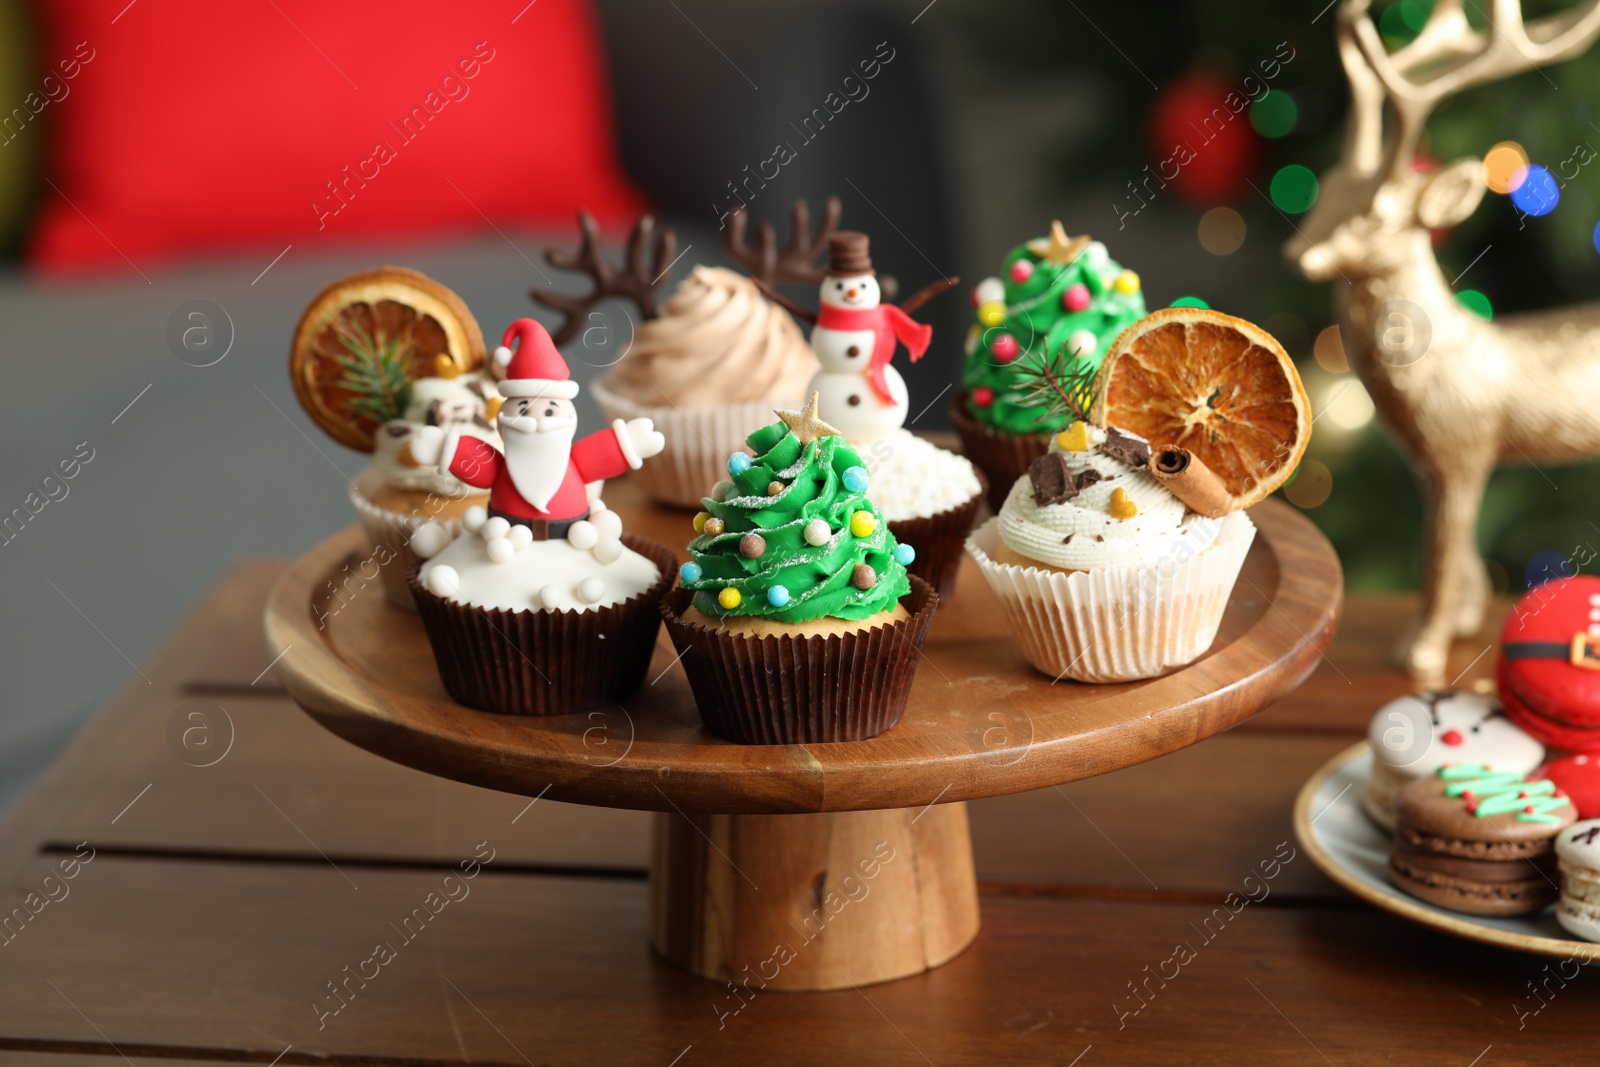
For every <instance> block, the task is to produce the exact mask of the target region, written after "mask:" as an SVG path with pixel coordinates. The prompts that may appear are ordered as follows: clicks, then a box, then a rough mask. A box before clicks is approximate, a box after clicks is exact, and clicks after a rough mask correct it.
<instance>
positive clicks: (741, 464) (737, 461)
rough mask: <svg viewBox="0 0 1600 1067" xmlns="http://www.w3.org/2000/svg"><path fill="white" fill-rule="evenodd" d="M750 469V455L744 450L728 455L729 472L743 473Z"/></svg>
mask: <svg viewBox="0 0 1600 1067" xmlns="http://www.w3.org/2000/svg"><path fill="white" fill-rule="evenodd" d="M749 469H750V457H749V456H748V455H747V454H746V453H744V452H735V453H734V454H733V455H731V456H729V457H728V473H729V474H743V473H744V472H745V471H747V470H749Z"/></svg>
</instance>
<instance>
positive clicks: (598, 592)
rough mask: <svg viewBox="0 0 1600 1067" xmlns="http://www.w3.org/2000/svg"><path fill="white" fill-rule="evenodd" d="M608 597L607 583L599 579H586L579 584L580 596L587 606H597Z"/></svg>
mask: <svg viewBox="0 0 1600 1067" xmlns="http://www.w3.org/2000/svg"><path fill="white" fill-rule="evenodd" d="M605 595H606V583H605V582H603V581H601V580H600V579H599V578H585V579H584V580H583V581H581V582H579V583H578V596H579V597H580V598H582V600H583V602H584V603H585V604H597V603H599V601H600V598H601V597H603V596H605Z"/></svg>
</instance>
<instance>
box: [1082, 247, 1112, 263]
mask: <svg viewBox="0 0 1600 1067" xmlns="http://www.w3.org/2000/svg"><path fill="white" fill-rule="evenodd" d="M1110 258H1111V253H1110V252H1107V251H1106V246H1105V245H1104V244H1102V243H1101V242H1099V241H1090V242H1089V244H1088V245H1087V246H1086V247H1085V248H1084V250H1083V261H1084V262H1085V263H1087V264H1088V265H1089V266H1091V267H1103V266H1105V265H1106V261H1107V260H1109V259H1110Z"/></svg>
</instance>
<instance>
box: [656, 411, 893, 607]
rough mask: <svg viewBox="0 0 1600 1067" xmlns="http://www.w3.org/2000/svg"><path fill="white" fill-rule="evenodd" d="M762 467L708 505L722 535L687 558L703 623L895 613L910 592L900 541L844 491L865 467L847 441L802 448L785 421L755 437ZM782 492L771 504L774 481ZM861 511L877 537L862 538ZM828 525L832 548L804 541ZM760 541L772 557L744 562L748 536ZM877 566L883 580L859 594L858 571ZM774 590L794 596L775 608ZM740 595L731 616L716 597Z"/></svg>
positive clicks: (689, 585) (695, 544) (862, 501)
mask: <svg viewBox="0 0 1600 1067" xmlns="http://www.w3.org/2000/svg"><path fill="white" fill-rule="evenodd" d="M745 443H746V444H747V445H749V447H750V449H751V451H752V453H753V454H754V456H755V458H754V460H753V462H752V463H751V464H750V467H749V469H748V470H745V471H742V472H740V473H738V474H733V475H730V478H731V480H732V488H731V489H728V490H727V491H726V492H724V493H722V494H720V495H721V496H722V499H721V500H717V499H713V498H710V497H707V498H705V499H704V500H703V501H702V504H703V505H704V507H705V509H706V511H707V512H709V513H710V514H711V515H712V516H713V517H715V518H718V519H721V520H722V521H723V524H724V529H723V532H722V533H720V534H718V535H717V536H715V537H711V536H708V535H705V534H701V535H700V536H698V537H696V538H695V539H694V540H692V541H690V542H689V555H690V556H691V557H692V558H693V559H694V561H695V562H696V563H698V564H699V565H700V568H701V576H700V578H699V580H698V581H694V582H685V583H684V588H686V589H691V590H693V591H694V601H693V603H694V606H695V607H696V608H697V609H699V610H700V611H701V612H703V613H704V614H706V615H711V616H718V615H738V616H749V617H758V618H763V619H773V620H776V621H778V622H790V623H800V622H809V621H811V620H812V619H820V618H824V617H829V616H831V617H833V618H839V619H865V618H868V617H869V616H872V615H876V614H878V613H880V612H884V611H892V610H894V608H895V605H896V603H897V602H898V601H899V599H900V598H901V597H902V596H905V595H906V594H907V593H909V592H911V581H910V579H909V578H908V577H907V576H906V569H905V567H904V566H903V565H902V564H901V563H900V562H899V561H897V560H896V559H895V558H894V549H895V539H894V535H893V534H891V533H890V532H889V524H888V523H887V522H885V521H884V519H883V516H882V515H881V514H879V513H878V509H877V508H875V507H873V505H872V502H871V501H870V500H868V499H867V497H866V494H865V491H864V490H863V491H862V492H851V491H849V490H848V489H846V488H845V485H844V472H845V471H847V470H849V469H850V468H851V467H860V466H863V464H862V462H861V457H860V456H859V455H857V454H856V451H855V449H853V448H851V447H850V445H849V444H848V443H847V442H846V441H845V439H844V438H843V437H838V436H831V435H830V436H828V437H819V438H817V439H816V440H815V441H812V442H811V443H809V444H804V445H802V444H801V443H800V439H799V438H797V437H796V436H795V435H794V434H793V433H792V432H791V431H790V430H789V427H788V426H786V425H785V424H784V423H782V422H775V423H773V424H772V425H771V426H765V427H762V428H761V429H759V430H757V431H756V432H755V433H753V434H751V435H750V436H749V437H747V438H746V439H745ZM774 481H776V482H781V483H783V485H784V489H783V491H782V492H780V493H778V494H777V495H776V496H768V495H767V487H768V486H769V485H770V484H771V483H772V482H774ZM858 511H865V512H867V513H868V514H869V515H871V516H872V518H873V530H872V532H871V533H870V534H868V535H867V536H865V537H857V536H856V535H855V534H853V533H852V532H851V530H850V520H851V517H852V516H853V515H855V513H856V512H858ZM814 519H821V520H822V521H824V522H825V523H827V525H828V531H829V536H828V539H827V540H826V541H825V542H823V543H822V544H820V545H813V544H810V543H809V542H807V541H806V538H805V527H806V524H807V523H809V522H811V521H812V520H814ZM751 532H755V533H759V534H760V535H761V536H762V537H763V538H764V539H765V540H766V548H765V550H764V551H763V552H762V553H761V555H760V556H759V557H757V558H755V559H747V558H745V557H744V556H743V555H742V554H741V553H740V551H739V542H740V540H741V539H742V538H743V537H744V535H745V534H747V533H751ZM862 563H865V564H866V565H867V566H869V567H871V568H872V570H873V572H874V573H875V574H876V576H877V580H876V581H875V582H873V584H872V585H871V586H869V587H868V588H866V589H857V588H856V587H855V585H854V584H853V583H852V581H851V579H852V576H853V575H854V574H855V569H856V566H857V565H858V564H862ZM775 586H782V587H783V588H784V589H786V590H788V593H789V599H788V601H787V603H785V604H784V605H783V606H781V607H779V606H775V605H774V604H773V603H772V602H771V601H770V600H769V599H768V592H769V590H771V589H772V588H774V587H775ZM730 587H731V588H733V589H737V590H738V591H739V595H740V597H741V600H740V602H739V605H738V607H735V608H732V609H727V608H724V607H722V606H721V604H719V603H718V601H717V597H718V595H719V594H720V593H721V592H722V590H724V589H727V588H730Z"/></svg>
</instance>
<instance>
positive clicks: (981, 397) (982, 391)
mask: <svg viewBox="0 0 1600 1067" xmlns="http://www.w3.org/2000/svg"><path fill="white" fill-rule="evenodd" d="M972 402H973V403H974V404H976V405H978V406H979V407H980V408H986V407H988V406H989V405H990V404H993V403H994V390H993V389H990V388H989V387H988V386H987V385H980V386H978V387H977V388H976V389H974V390H973V391H972Z"/></svg>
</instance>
